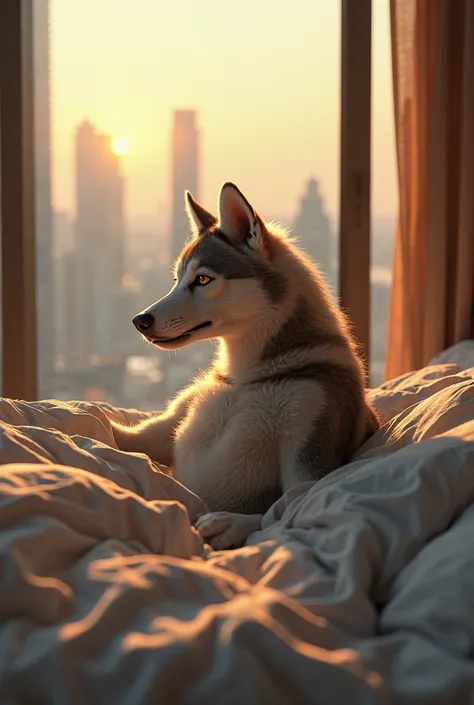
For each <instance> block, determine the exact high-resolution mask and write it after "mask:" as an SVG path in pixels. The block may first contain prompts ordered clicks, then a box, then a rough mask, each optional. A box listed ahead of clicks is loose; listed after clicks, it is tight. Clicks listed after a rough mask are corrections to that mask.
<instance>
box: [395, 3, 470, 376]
mask: <svg viewBox="0 0 474 705" xmlns="http://www.w3.org/2000/svg"><path fill="white" fill-rule="evenodd" d="M390 10H391V34H392V65H393V89H394V110H395V131H396V145H397V162H398V183H399V217H398V231H397V237H396V244H395V258H394V271H393V286H392V294H391V303H390V321H389V332H388V341H387V360H386V368H385V374H386V377H387V378H390V377H394V376H397V375H399V374H402V373H404V372H407V371H409V370H413V369H417V368H419V367H422V366H423V365H425V364H426V363H427V362H428V361H429V360H430V358H431V357H433V356H434V355H436V354H437V353H439V352H441V351H442V350H443V349H445V348H446V347H448V346H450V345H453V344H454V343H456V342H458V341H460V340H463V339H466V338H473V337H474V0H391V3H390Z"/></svg>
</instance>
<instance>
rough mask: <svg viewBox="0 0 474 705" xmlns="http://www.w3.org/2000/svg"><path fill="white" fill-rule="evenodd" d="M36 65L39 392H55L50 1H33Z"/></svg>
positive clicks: (42, 393)
mask: <svg viewBox="0 0 474 705" xmlns="http://www.w3.org/2000/svg"><path fill="white" fill-rule="evenodd" d="M33 22H34V24H33V31H34V37H33V44H34V67H35V86H34V102H35V159H36V164H35V169H36V267H37V275H36V276H37V292H38V293H37V311H38V314H37V330H38V376H39V394H40V396H41V397H48V396H51V395H52V393H53V391H54V361H55V340H56V337H55V330H54V316H53V315H52V312H53V310H54V290H53V218H52V205H51V123H50V110H51V107H50V99H51V91H50V42H49V0H36V1H35V2H34V3H33Z"/></svg>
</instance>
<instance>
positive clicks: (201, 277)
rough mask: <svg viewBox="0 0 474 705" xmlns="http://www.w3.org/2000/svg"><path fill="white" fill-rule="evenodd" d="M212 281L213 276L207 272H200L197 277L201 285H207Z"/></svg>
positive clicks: (197, 282) (197, 281)
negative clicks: (209, 275)
mask: <svg viewBox="0 0 474 705" xmlns="http://www.w3.org/2000/svg"><path fill="white" fill-rule="evenodd" d="M211 281H212V279H211V277H208V276H207V274H198V276H197V277H196V284H199V285H200V286H206V284H209V282H211Z"/></svg>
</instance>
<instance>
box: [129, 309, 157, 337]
mask: <svg viewBox="0 0 474 705" xmlns="http://www.w3.org/2000/svg"><path fill="white" fill-rule="evenodd" d="M154 322H155V318H154V316H152V315H151V313H139V314H138V315H137V316H135V318H134V319H133V320H132V323H133V325H134V326H135V328H137V329H138V330H139V331H140V333H144V332H145V331H147V330H149V329H150V328H151V327H152V325H153V324H154Z"/></svg>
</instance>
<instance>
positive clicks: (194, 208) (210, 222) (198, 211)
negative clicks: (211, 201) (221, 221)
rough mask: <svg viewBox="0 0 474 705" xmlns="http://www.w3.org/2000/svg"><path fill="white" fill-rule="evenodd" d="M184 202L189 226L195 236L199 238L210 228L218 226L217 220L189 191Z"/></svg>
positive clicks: (185, 194) (186, 192) (185, 193)
mask: <svg viewBox="0 0 474 705" xmlns="http://www.w3.org/2000/svg"><path fill="white" fill-rule="evenodd" d="M184 202H185V206H186V213H187V214H188V218H189V224H190V226H191V230H192V231H193V233H194V235H196V236H198V237H199V235H202V233H203V232H204V231H205V230H209V228H212V227H214V225H216V223H217V218H216V217H215V216H214V215H212V214H211V213H208V211H207V210H206V209H205V208H203V207H202V206H200V205H199V203H198V202H197V201H196V200H195V199H194V198H193V196H192V195H191V194H190V192H189V191H185V192H184Z"/></svg>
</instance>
